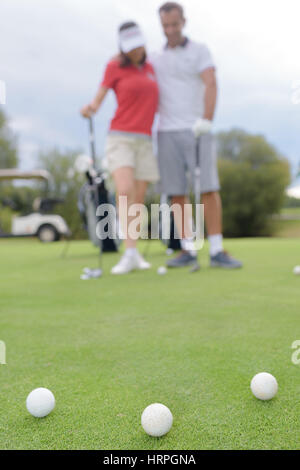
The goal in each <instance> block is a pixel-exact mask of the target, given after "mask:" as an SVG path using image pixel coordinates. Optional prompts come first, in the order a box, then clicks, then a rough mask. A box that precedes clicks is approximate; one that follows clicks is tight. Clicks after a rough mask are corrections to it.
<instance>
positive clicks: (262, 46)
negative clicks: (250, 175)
mask: <svg viewBox="0 0 300 470" xmlns="http://www.w3.org/2000/svg"><path fill="white" fill-rule="evenodd" d="M161 3H162V2H161V1H157V0H144V1H141V0H51V1H50V0H0V80H3V81H5V83H6V90H7V98H6V105H5V106H4V110H5V111H6V113H7V114H8V116H9V118H10V120H11V127H12V129H13V130H14V131H15V132H16V133H17V135H18V136H19V150H20V156H21V165H22V167H23V168H33V167H35V166H36V155H37V152H38V150H39V149H41V148H42V149H46V148H51V147H53V146H58V147H60V148H61V149H73V148H78V149H81V150H82V151H88V145H87V124H86V122H85V121H84V120H83V119H82V118H81V117H80V116H79V112H78V111H79V108H80V107H81V106H82V105H83V104H86V103H87V102H88V101H90V99H91V98H92V96H93V94H94V93H95V91H96V89H97V86H98V83H99V81H100V80H101V77H102V73H103V71H104V67H105V64H106V62H107V61H108V59H109V58H110V57H111V56H112V55H113V54H115V52H116V51H117V34H116V31H117V28H118V26H119V24H120V23H122V22H123V21H126V20H135V21H137V22H138V23H139V24H140V25H141V27H142V29H143V31H144V33H145V36H146V38H147V48H148V50H155V49H158V48H160V47H161V46H162V44H163V43H164V37H163V35H162V31H161V28H160V24H159V18H158V15H157V8H158V6H159V5H160V4H161ZM181 4H182V5H183V6H184V8H185V12H186V18H187V25H186V35H187V36H189V37H190V38H192V39H194V40H197V41H200V42H204V43H206V44H207V45H208V46H209V48H210V49H211V51H212V54H213V56H214V59H215V62H216V64H217V75H218V81H219V100H218V107H217V112H216V118H215V126H214V127H215V130H216V131H218V130H228V129H230V128H232V127H240V128H243V129H245V130H246V131H249V132H251V133H260V134H264V135H265V136H266V137H267V139H268V140H269V141H270V142H271V143H273V144H274V145H275V146H276V147H277V148H278V149H279V151H280V152H281V153H282V154H284V155H285V156H287V157H288V158H289V160H290V161H291V162H292V164H293V168H294V169H295V168H296V166H297V165H298V162H299V161H300V27H299V21H300V2H299V0H273V1H271V0H242V1H241V0H226V1H224V0H210V1H209V2H208V1H207V2H204V1H202V0H182V1H181ZM293 87H294V89H293ZM114 106H115V101H114V98H113V96H112V94H111V95H110V96H108V98H107V100H106V102H105V104H104V106H103V108H102V109H101V110H100V111H99V113H98V115H97V118H96V130H97V150H98V154H99V155H101V154H102V153H103V146H104V139H105V134H106V131H107V127H108V124H109V120H110V118H111V116H112V114H113V111H114Z"/></svg>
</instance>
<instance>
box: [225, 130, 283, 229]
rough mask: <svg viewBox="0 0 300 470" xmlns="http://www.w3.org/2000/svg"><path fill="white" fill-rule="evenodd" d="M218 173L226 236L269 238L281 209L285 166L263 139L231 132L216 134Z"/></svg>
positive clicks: (241, 132)
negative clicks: (265, 236)
mask: <svg viewBox="0 0 300 470" xmlns="http://www.w3.org/2000/svg"><path fill="white" fill-rule="evenodd" d="M218 148H219V149H218V150H219V152H218V153H219V173H220V182H221V188H222V189H221V196H222V202H223V225H224V234H225V236H227V237H246V236H262V235H271V231H272V225H271V224H270V223H269V221H270V216H271V215H272V214H276V213H279V211H280V209H281V208H282V206H283V203H284V200H285V195H284V191H285V188H286V186H287V185H288V183H289V179H290V172H289V164H288V162H287V160H286V159H284V158H283V157H282V156H281V155H279V154H278V152H277V151H276V149H275V148H274V147H273V146H272V145H270V144H269V143H268V142H267V141H266V140H265V138H264V137H263V136H260V135H249V134H247V133H246V132H244V131H241V130H238V129H234V130H232V131H230V132H227V133H225V132H221V133H219V134H218Z"/></svg>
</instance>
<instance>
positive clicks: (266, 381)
mask: <svg viewBox="0 0 300 470" xmlns="http://www.w3.org/2000/svg"><path fill="white" fill-rule="evenodd" d="M250 387H251V391H252V393H253V395H254V396H255V397H256V398H258V399H259V400H271V398H273V397H275V395H276V393H277V390H278V384H277V380H276V379H275V377H274V376H273V375H271V374H268V372H261V373H260V374H256V375H255V376H254V377H253V379H252V380H251V385H250Z"/></svg>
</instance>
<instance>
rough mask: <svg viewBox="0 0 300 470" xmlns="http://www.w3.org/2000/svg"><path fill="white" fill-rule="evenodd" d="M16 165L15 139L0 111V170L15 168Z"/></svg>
mask: <svg viewBox="0 0 300 470" xmlns="http://www.w3.org/2000/svg"><path fill="white" fill-rule="evenodd" d="M17 165H18V157H17V149H16V141H15V137H14V136H13V135H12V133H11V132H10V131H9V129H8V127H7V118H6V116H5V114H4V113H3V111H1V110H0V168H15V167H17Z"/></svg>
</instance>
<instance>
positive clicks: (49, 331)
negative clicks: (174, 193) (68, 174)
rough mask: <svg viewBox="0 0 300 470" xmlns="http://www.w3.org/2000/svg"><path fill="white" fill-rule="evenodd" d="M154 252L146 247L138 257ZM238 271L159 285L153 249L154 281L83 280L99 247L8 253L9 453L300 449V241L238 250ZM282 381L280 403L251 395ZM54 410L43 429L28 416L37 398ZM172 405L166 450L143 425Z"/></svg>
mask: <svg viewBox="0 0 300 470" xmlns="http://www.w3.org/2000/svg"><path fill="white" fill-rule="evenodd" d="M141 248H142V249H143V246H141ZM226 248H227V249H228V250H230V251H231V252H232V253H234V254H235V255H236V256H237V257H239V258H241V259H242V260H243V261H244V263H245V267H244V268H243V269H242V270H239V271H232V272H230V271H222V270H212V269H209V268H208V253H207V248H205V249H204V250H203V251H202V252H201V253H200V261H201V264H202V269H201V271H199V272H198V273H195V274H190V273H189V272H188V270H187V269H182V270H173V271H171V270H170V271H168V273H167V275H166V276H158V275H157V274H156V269H157V267H158V266H160V265H162V264H163V263H164V261H165V255H164V248H163V246H162V245H161V244H160V243H159V242H151V246H150V252H149V259H151V261H152V263H153V269H152V270H150V271H148V272H138V273H132V274H130V275H127V276H123V277H113V276H111V275H110V274H109V270H110V267H111V266H112V265H113V264H114V263H115V262H116V260H117V258H118V255H115V254H113V255H112V254H107V255H105V257H104V268H105V276H104V277H103V278H102V279H100V280H91V281H81V280H80V279H79V275H80V273H81V270H82V268H83V267H84V266H92V265H93V264H94V265H96V253H97V252H96V250H95V249H93V247H92V246H91V245H90V244H89V242H74V243H72V244H71V247H70V250H69V252H68V255H67V257H66V258H65V259H61V258H60V253H61V251H62V249H63V244H61V243H56V244H51V245H43V244H40V243H39V242H38V241H34V240H25V241H23V240H8V241H7V240H2V241H1V243H0V260H1V272H0V289H1V295H0V340H3V341H5V343H6V347H7V365H0V400H1V406H0V448H1V449H147V450H150V449H168V450H172V449H185V450H186V449H297V448H299V446H300V445H299V434H300V400H299V397H300V365H299V366H297V365H294V364H293V363H292V362H291V355H292V349H291V344H292V342H293V341H294V340H296V339H300V317H299V315H300V310H299V292H300V278H299V277H297V276H294V275H293V274H292V268H293V266H294V265H295V264H300V250H299V248H300V243H299V241H298V240H296V239H295V240H285V239H251V240H250V239H244V240H236V241H227V242H226ZM260 371H268V372H270V373H272V374H274V375H275V376H276V378H277V380H278V382H279V391H278V395H277V396H276V398H275V399H273V400H272V401H270V402H261V401H259V400H256V399H255V398H254V397H253V396H252V394H251V392H250V389H249V383H250V380H251V378H252V376H253V375H254V374H256V373H257V372H260ZM40 386H42V387H47V388H49V389H51V390H52V391H53V393H54V394H55V397H56V401H57V406H56V408H55V410H54V411H53V413H51V414H50V415H49V416H48V417H47V418H44V419H41V420H38V419H35V418H33V417H32V416H31V415H29V414H28V412H27V411H26V408H25V399H26V396H27V394H28V393H29V392H30V391H31V390H32V389H34V388H36V387H40ZM153 402H161V403H164V404H165V405H167V406H168V407H169V408H170V409H171V411H172V413H173V416H174V424H173V427H172V429H171V431H170V432H169V434H167V435H166V436H164V437H163V438H150V437H149V436H147V435H146V434H145V433H144V432H143V430H142V428H141V426H140V416H141V413H142V411H143V409H144V408H145V407H146V406H147V405H149V404H150V403H153Z"/></svg>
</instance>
